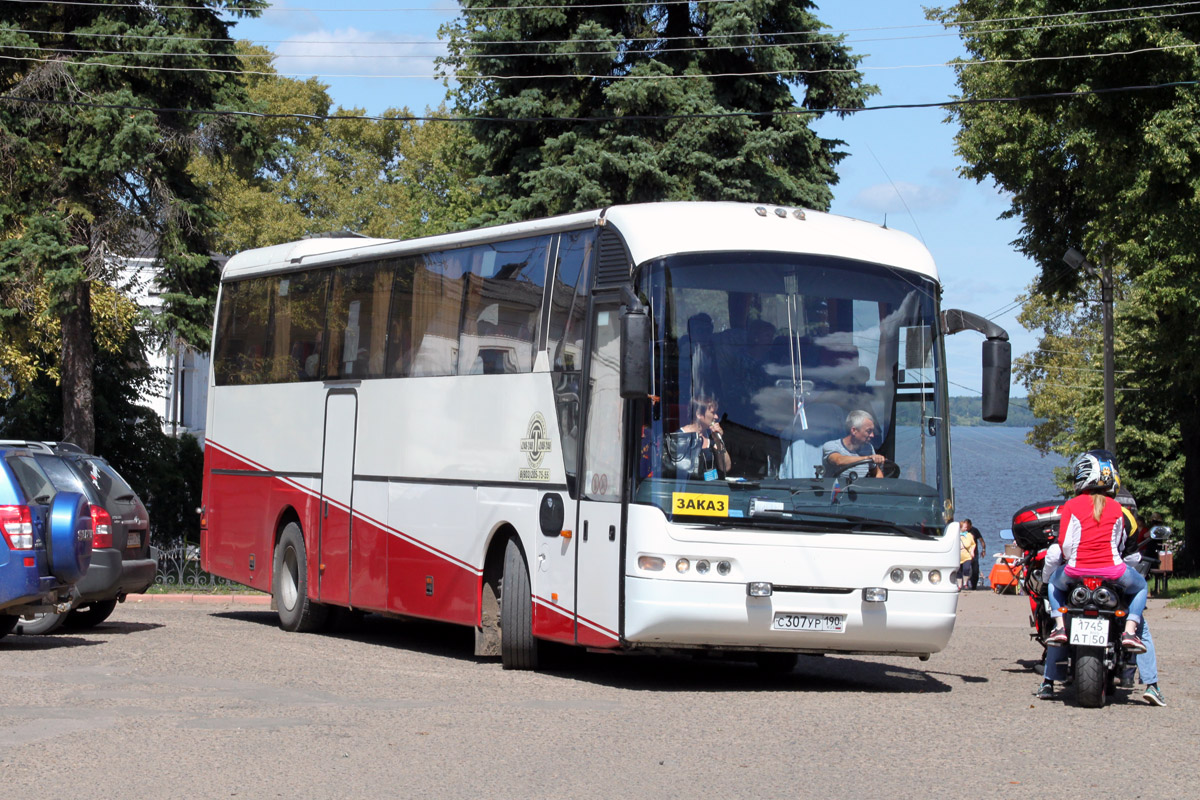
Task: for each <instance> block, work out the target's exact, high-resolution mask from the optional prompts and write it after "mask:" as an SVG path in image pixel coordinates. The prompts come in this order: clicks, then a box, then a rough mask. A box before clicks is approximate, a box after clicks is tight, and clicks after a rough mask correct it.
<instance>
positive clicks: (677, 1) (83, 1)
mask: <svg viewBox="0 0 1200 800" xmlns="http://www.w3.org/2000/svg"><path fill="white" fill-rule="evenodd" d="M742 1H743V0H630V1H629V2H616V3H604V4H598V5H589V6H587V8H623V7H628V6H631V5H635V6H648V7H656V6H669V5H691V3H693V2H696V3H705V4H708V5H721V4H726V3H739V2H742ZM11 2H14V3H26V4H33V3H36V4H38V5H50V6H82V7H105V8H138V9H145V10H151V9H159V10H164V11H213V12H217V13H220V12H222V11H225V12H230V13H245V12H249V11H259V12H264V13H265V12H277V11H286V12H296V11H310V12H336V13H342V14H344V13H389V14H390V13H405V12H419V13H429V12H438V13H442V14H450V13H458V10H457V9H448V8H446V7H445V6H440V7H439V6H433V7H424V8H404V7H399V8H319V7H318V8H305V7H302V6H285V7H281V8H274V7H270V6H268V7H266V8H261V9H259V8H249V9H248V8H243V7H242V6H241V5H239V4H237V3H235V2H231V1H230V0H226V2H223V3H222V2H219V0H218V1H216V2H213V3H211V4H209V5H199V6H194V5H166V4H154V5H152V6H147V5H145V4H142V3H108V2H95V1H94V0H11ZM1197 4H1200V0H1191V1H1190V2H1178V3H1161V4H1158V5H1151V6H1126V7H1124V8H1107V9H1095V10H1092V11H1066V12H1061V13H1058V14H1036V15H1028V16H1018V17H992V18H985V19H964V20H948V21H946V22H944V23H930V24H929V25H920V26H915V25H908V26H891V27H880V28H868V29H865V30H904V29H911V28H916V27H936V26H937V25H941V26H943V27H963V26H970V25H990V24H992V23H996V22H1013V21H1021V20H1027V21H1033V20H1046V19H1063V18H1066V17H1088V16H1092V15H1098V14H1123V13H1126V12H1131V11H1142V10H1156V9H1160V8H1178V7H1187V6H1194V5H1197ZM221 6H224V7H221ZM579 8H580V6H578V5H569V4H548V5H523V6H481V7H479V8H471V9H466V10H467V11H470V12H485V11H555V10H568V9H579ZM985 32H986V31H985Z"/></svg>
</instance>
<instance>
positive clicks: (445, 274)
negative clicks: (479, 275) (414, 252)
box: [409, 250, 466, 377]
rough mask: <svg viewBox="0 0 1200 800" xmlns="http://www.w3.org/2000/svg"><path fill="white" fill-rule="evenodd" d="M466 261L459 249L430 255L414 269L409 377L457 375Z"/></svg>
mask: <svg viewBox="0 0 1200 800" xmlns="http://www.w3.org/2000/svg"><path fill="white" fill-rule="evenodd" d="M465 259H466V255H465V253H464V251H462V250H449V251H445V252H440V253H429V254H427V255H426V256H424V258H423V259H422V260H421V264H420V265H419V266H418V267H417V271H416V276H415V279H414V281H413V306H412V314H413V360H412V367H411V368H410V370H409V374H410V375H412V376H415V377H431V376H438V375H454V374H456V373H457V372H458V369H457V367H458V328H459V320H460V319H461V317H462V299H463V272H464V268H465V266H466V265H465V263H464V261H465Z"/></svg>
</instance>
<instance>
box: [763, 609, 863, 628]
mask: <svg viewBox="0 0 1200 800" xmlns="http://www.w3.org/2000/svg"><path fill="white" fill-rule="evenodd" d="M771 630H774V631H818V632H820V633H845V632H846V615H845V614H789V613H788V612H786V611H776V612H775V618H774V619H773V620H771Z"/></svg>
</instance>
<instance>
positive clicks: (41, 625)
mask: <svg viewBox="0 0 1200 800" xmlns="http://www.w3.org/2000/svg"><path fill="white" fill-rule="evenodd" d="M66 619H67V615H66V614H34V616H33V619H24V618H22V619H18V620H17V633H19V634H21V635H22V636H41V635H45V634H48V633H54V632H55V631H56V630H58V629H59V628H60V627H62V624H63V623H64V622H65V621H66Z"/></svg>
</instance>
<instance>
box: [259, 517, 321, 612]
mask: <svg viewBox="0 0 1200 800" xmlns="http://www.w3.org/2000/svg"><path fill="white" fill-rule="evenodd" d="M272 593H273V594H274V595H275V603H276V605H277V606H278V607H279V627H281V628H283V629H284V630H285V631H314V630H317V629H318V628H320V627H321V626H322V625H323V624H324V623H325V616H326V614H327V613H328V611H329V609H327V608H326V607H325V606H323V605H321V604H320V603H318V602H316V601H314V600H311V599H310V598H309V596H308V556H307V555H306V554H305V552H304V534H303V533H302V532H301V531H300V526H299V525H297V524H296V523H294V522H289V523H288V524H287V527H285V528H284V529H283V535H282V536H280V537H279V544H277V545H276V546H275V563H274V574H273V575H272Z"/></svg>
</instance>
